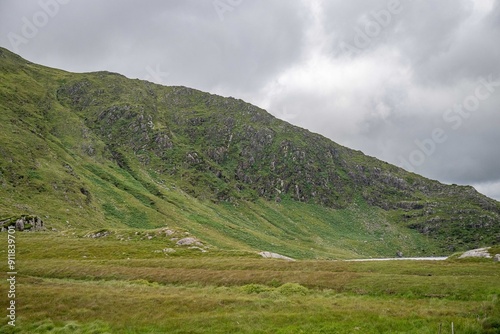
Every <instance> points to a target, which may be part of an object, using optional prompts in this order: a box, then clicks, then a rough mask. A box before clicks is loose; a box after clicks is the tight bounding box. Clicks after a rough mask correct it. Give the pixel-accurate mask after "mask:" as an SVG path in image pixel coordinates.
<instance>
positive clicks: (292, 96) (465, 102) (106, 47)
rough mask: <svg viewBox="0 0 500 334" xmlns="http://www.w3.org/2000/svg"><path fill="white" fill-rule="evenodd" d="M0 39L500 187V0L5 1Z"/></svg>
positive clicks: (24, 52) (43, 56) (39, 58)
mask: <svg viewBox="0 0 500 334" xmlns="http://www.w3.org/2000/svg"><path fill="white" fill-rule="evenodd" d="M0 32H1V34H0V45H1V46H3V47H6V48H8V49H10V50H12V51H14V52H16V53H18V54H20V55H21V56H22V57H24V58H26V59H28V60H30V61H32V62H36V63H40V64H44V65H48V66H51V67H56V68H61V69H65V70H68V71H74V72H88V71H99V70H108V71H113V72H119V73H122V74H124V75H126V76H127V77H130V78H141V79H146V80H150V81H153V82H156V83H161V84H165V85H184V86H188V87H193V88H197V89H200V90H203V91H207V92H211V93H215V94H220V95H224V96H233V97H236V98H241V99H243V100H246V101H248V102H251V103H253V104H255V105H257V106H259V107H262V108H264V109H266V110H268V111H269V112H270V113H272V114H273V115H275V116H277V117H279V118H281V119H284V120H286V121H288V122H290V123H293V124H295V125H298V126H301V127H304V128H307V129H309V130H311V131H314V132H318V133H321V134H323V135H324V136H326V137H328V138H330V139H332V140H333V141H335V142H337V143H339V144H342V145H345V146H348V147H351V148H354V149H358V150H361V151H363V152H364V153H366V154H368V155H371V156H375V157H377V158H379V159H382V160H385V161H387V162H390V163H393V164H396V165H399V166H401V167H403V168H405V169H408V170H411V171H414V172H417V173H419V174H422V175H424V176H426V177H429V178H432V179H437V180H440V181H442V182H446V183H457V184H471V185H473V186H474V187H476V189H478V190H479V191H480V192H482V193H484V194H486V195H488V196H490V197H493V198H496V199H500V154H499V152H500V150H499V146H500V0H439V1H437V0H419V1H417V0H413V1H412V0H401V1H397V0H390V1H386V0H349V1H341V0H303V1H301V0H154V1H139V0H137V1H132V0H119V1H118V0H107V1H102V0H40V1H31V0H23V1H19V0H0Z"/></svg>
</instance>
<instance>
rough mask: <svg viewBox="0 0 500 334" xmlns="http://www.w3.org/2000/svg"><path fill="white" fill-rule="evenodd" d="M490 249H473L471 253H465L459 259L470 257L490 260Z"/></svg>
mask: <svg viewBox="0 0 500 334" xmlns="http://www.w3.org/2000/svg"><path fill="white" fill-rule="evenodd" d="M488 249H489V247H485V248H477V249H472V250H470V251H467V252H465V253H463V254H462V255H460V256H459V257H458V258H459V259H465V258H468V257H484V258H488V259H490V258H491V254H490V253H489V252H488Z"/></svg>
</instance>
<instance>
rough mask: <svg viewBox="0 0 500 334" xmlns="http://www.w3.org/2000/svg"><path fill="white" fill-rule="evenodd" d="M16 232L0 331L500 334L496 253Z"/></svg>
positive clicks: (3, 284)
mask: <svg viewBox="0 0 500 334" xmlns="http://www.w3.org/2000/svg"><path fill="white" fill-rule="evenodd" d="M0 236H1V243H2V244H3V245H4V246H3V247H1V249H2V250H1V252H0V254H3V255H2V257H4V258H5V259H6V258H7V255H6V254H7V253H6V249H7V248H6V245H7V242H6V237H5V238H4V236H5V234H2V235H0ZM17 237H18V239H17V243H16V250H17V254H16V255H17V258H16V260H17V282H16V306H17V307H16V317H17V318H16V326H15V327H12V326H9V325H7V324H6V322H7V321H6V320H5V319H6V318H5V317H4V316H2V317H3V318H4V321H3V323H2V324H0V332H1V333H308V334H309V333H438V331H439V328H441V332H442V333H451V324H452V323H453V326H454V330H455V333H499V332H500V300H499V295H500V270H499V269H500V267H499V264H498V263H494V262H493V261H471V260H468V261H457V260H446V261H404V260H402V261H369V262H346V261H319V260H302V261H295V262H288V261H282V260H276V259H263V258H260V257H259V256H258V255H257V254H253V253H249V252H248V253H247V252H229V251H223V250H213V249H212V250H209V251H208V252H206V253H202V252H201V251H200V250H197V249H181V248H180V247H179V248H178V249H175V252H167V253H164V252H162V251H161V249H162V244H161V242H160V241H154V240H137V241H131V242H122V241H119V240H111V239H109V240H106V239H105V238H101V239H89V238H79V237H76V236H63V235H62V234H57V235H55V234H53V233H52V234H51V233H24V234H21V233H18V234H17ZM0 286H1V288H2V290H1V291H2V297H1V298H0V301H1V309H2V310H4V311H2V312H6V311H5V310H6V307H7V299H6V295H7V294H6V292H7V290H8V287H7V282H6V281H5V280H2V282H1V283H0Z"/></svg>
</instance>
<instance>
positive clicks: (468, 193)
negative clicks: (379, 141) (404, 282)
mask: <svg viewBox="0 0 500 334" xmlns="http://www.w3.org/2000/svg"><path fill="white" fill-rule="evenodd" d="M0 78H1V82H2V83H1V85H0V124H1V125H0V126H1V130H2V131H1V134H0V154H1V155H2V160H1V162H0V183H1V188H0V197H1V199H2V200H1V204H0V220H1V218H2V217H7V216H16V215H20V214H35V215H39V216H41V217H42V218H43V219H44V220H45V222H46V225H47V226H53V227H57V228H86V229H89V228H100V227H107V228H125V227H127V228H157V227H162V226H166V225H168V226H174V227H176V228H179V229H182V230H186V231H189V232H191V233H193V234H195V235H197V236H198V237H199V238H200V239H202V240H204V241H205V242H208V243H210V244H212V245H214V246H217V247H221V248H228V249H246V250H271V251H278V252H282V253H285V254H287V255H293V256H296V257H330V256H353V255H356V254H368V255H372V254H373V255H375V254H381V255H382V254H384V255H387V254H390V255H393V254H394V252H395V251H397V250H403V251H404V252H405V253H406V254H414V255H416V254H419V255H421V254H432V253H446V252H451V251H454V250H455V249H464V248H470V247H477V246H482V245H486V244H495V243H499V242H500V223H499V222H500V204H499V203H498V202H496V201H494V200H492V199H489V198H487V197H485V196H483V195H481V194H479V193H477V192H476V191H475V190H474V189H473V188H472V187H462V186H448V185H443V184H441V183H439V182H437V181H432V180H428V179H425V178H423V177H421V176H418V175H416V174H413V173H409V172H406V171H404V170H402V169H400V168H397V167H395V166H392V165H389V164H387V163H384V162H382V161H379V160H377V159H375V158H371V157H368V156H365V155H364V154H362V153H361V152H358V151H353V150H350V149H348V148H345V147H342V146H340V145H338V144H335V143H334V142H332V141H330V140H328V139H327V138H324V137H322V136H320V135H317V134H314V133H311V132H309V131H307V130H304V129H301V128H298V127H295V126H292V125H290V124H288V123H286V122H283V121H281V120H279V119H276V118H274V117H273V116H271V115H270V114H268V113H267V112H266V111H264V110H262V109H259V108H257V107H255V106H253V105H250V104H248V103H245V102H243V101H241V100H236V99H233V98H223V97H220V96H216V95H211V94H208V93H204V92H200V91H197V90H194V89H189V88H185V87H164V86H160V85H155V84H152V83H149V82H145V81H141V80H130V79H127V78H125V77H123V76H121V75H118V74H114V73H108V72H98V73H86V74H74V73H68V72H64V71H60V70H55V69H50V68H47V67H43V66H39V65H36V64H32V63H30V62H27V61H25V60H24V59H22V58H20V57H18V56H17V55H14V54H12V53H10V52H9V51H7V50H5V49H0Z"/></svg>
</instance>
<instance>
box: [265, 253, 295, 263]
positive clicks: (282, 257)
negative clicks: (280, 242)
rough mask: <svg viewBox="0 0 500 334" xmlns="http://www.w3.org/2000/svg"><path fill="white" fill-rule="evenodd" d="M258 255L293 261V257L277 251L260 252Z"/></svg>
mask: <svg viewBox="0 0 500 334" xmlns="http://www.w3.org/2000/svg"><path fill="white" fill-rule="evenodd" d="M259 255H260V256H262V257H264V258H267V259H281V260H286V261H295V259H292V258H291V257H288V256H284V255H281V254H278V253H271V252H260V253H259Z"/></svg>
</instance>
